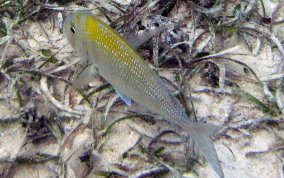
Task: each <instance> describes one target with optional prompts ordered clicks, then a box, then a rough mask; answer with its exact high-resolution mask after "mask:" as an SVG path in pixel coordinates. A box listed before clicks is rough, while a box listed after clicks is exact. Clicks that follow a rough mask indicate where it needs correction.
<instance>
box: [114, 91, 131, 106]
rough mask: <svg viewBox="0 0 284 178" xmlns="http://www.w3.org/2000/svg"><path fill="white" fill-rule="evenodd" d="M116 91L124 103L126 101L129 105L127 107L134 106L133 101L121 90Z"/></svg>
mask: <svg viewBox="0 0 284 178" xmlns="http://www.w3.org/2000/svg"><path fill="white" fill-rule="evenodd" d="M115 91H116V93H117V94H118V96H119V97H120V98H121V99H122V101H124V102H125V104H127V106H132V101H131V99H130V98H129V97H128V96H126V95H124V94H122V93H121V92H120V91H119V90H117V89H115Z"/></svg>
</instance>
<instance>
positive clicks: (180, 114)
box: [63, 11, 224, 177]
mask: <svg viewBox="0 0 284 178" xmlns="http://www.w3.org/2000/svg"><path fill="white" fill-rule="evenodd" d="M63 31H64V33H65V36H66V37H67V39H68V41H69V43H70V44H71V45H72V47H73V48H74V49H75V50H76V52H77V54H78V55H79V56H80V58H81V60H82V63H83V64H84V65H94V66H95V67H96V68H97V70H98V73H99V75H101V76H102V77H103V78H104V79H105V80H106V81H108V82H109V83H110V84H111V85H112V86H113V87H114V88H115V89H116V90H118V91H119V92H120V93H122V94H123V95H125V96H126V97H128V98H130V99H132V100H134V101H135V102H136V103H138V104H140V105H142V106H144V107H146V108H148V109H149V110H150V111H152V112H154V113H157V114H159V115H160V116H162V117H163V118H164V119H165V120H167V121H169V122H170V123H171V124H173V125H175V126H178V127H180V128H182V129H183V130H185V131H187V133H188V134H189V135H190V136H192V138H193V140H194V141H195V143H196V145H197V147H198V149H200V150H201V152H202V153H203V154H204V156H205V158H206V159H207V160H208V161H209V163H210V164H211V166H212V167H213V169H214V170H215V171H216V172H217V174H218V175H219V176H220V177H224V175H223V171H222V168H221V165H220V162H219V160H218V157H217V153H216V150H215V147H214V144H213V142H212V140H211V139H210V136H211V135H213V134H214V132H216V131H217V130H218V127H216V126H214V125H210V124H204V123H197V122H192V121H190V119H189V118H188V117H187V115H186V113H185V110H184V108H183V107H182V105H181V104H180V103H179V101H178V100H177V99H176V98H175V97H173V96H172V95H171V94H170V92H169V91H168V89H167V87H166V86H165V85H164V84H163V82H162V81H161V79H160V78H159V77H158V75H157V74H156V73H155V72H154V71H152V69H151V68H150V67H149V66H148V65H147V63H146V62H145V61H144V60H143V59H142V58H141V57H140V55H139V54H138V53H137V52H136V50H134V49H133V48H132V47H131V46H130V45H129V44H128V43H127V42H126V41H125V40H124V39H123V38H122V37H121V36H120V35H119V34H118V33H117V32H116V31H115V30H113V29H112V28H111V27H109V26H108V25H106V24H105V23H104V22H102V21H101V20H100V19H98V18H96V17H95V16H94V15H93V14H92V13H90V12H87V11H77V12H73V13H72V14H71V15H69V16H68V17H67V19H66V20H65V22H64V29H63ZM90 75H91V74H90Z"/></svg>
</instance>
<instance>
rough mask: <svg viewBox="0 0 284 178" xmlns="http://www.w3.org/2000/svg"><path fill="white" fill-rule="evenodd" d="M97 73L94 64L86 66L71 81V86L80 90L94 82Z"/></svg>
mask: <svg viewBox="0 0 284 178" xmlns="http://www.w3.org/2000/svg"><path fill="white" fill-rule="evenodd" d="M97 73H98V69H97V68H96V66H95V65H94V64H90V65H87V66H86V67H84V68H82V70H81V71H80V72H79V74H78V75H77V76H76V78H75V79H74V81H73V86H75V87H76V88H78V89H80V88H83V87H84V86H85V85H87V84H89V83H91V82H92V81H94V78H95V77H96V75H97Z"/></svg>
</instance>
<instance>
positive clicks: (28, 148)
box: [0, 0, 284, 178]
mask: <svg viewBox="0 0 284 178" xmlns="http://www.w3.org/2000/svg"><path fill="white" fill-rule="evenodd" d="M116 1H117V2H118V3H121V4H124V5H127V4H128V3H129V2H128V1H124V0H116ZM242 2H243V1H238V0H236V1H229V3H231V5H232V7H233V5H235V4H240V3H242ZM281 3H282V8H280V10H279V9H277V7H279V6H280V7H281ZM264 4H265V7H266V16H267V17H272V16H273V18H274V19H273V20H275V21H281V20H282V23H279V24H276V25H272V26H271V28H270V32H271V34H272V35H275V36H276V37H277V38H278V39H279V41H280V42H281V41H282V44H283V40H284V24H283V19H284V7H283V6H284V4H283V1H276V0H264ZM85 5H86V7H88V8H94V7H95V6H94V5H93V4H92V2H89V1H86V2H85ZM101 6H102V7H106V8H112V11H113V13H112V14H110V16H111V17H112V16H113V17H117V16H118V14H119V11H117V9H115V8H114V7H113V6H109V7H108V6H107V5H105V4H103V3H102V4H101ZM255 6H256V10H255V11H256V12H258V13H259V14H260V16H261V15H263V14H262V9H261V8H260V7H261V6H260V2H256V4H255ZM58 7H62V6H59V5H58ZM86 7H85V8H86ZM124 7H125V6H124ZM68 8H73V9H75V8H76V9H77V8H83V7H82V6H79V5H73V4H69V5H68ZM186 8H189V7H182V6H180V8H179V9H178V10H176V13H173V15H172V16H171V17H172V18H175V19H178V20H182V19H183V16H184V15H183V13H188V11H187V10H188V9H186ZM275 11H277V13H275ZM62 12H63V11H62V10H61V9H59V10H56V8H55V10H54V9H53V10H50V9H49V10H46V11H44V12H42V13H43V14H44V16H43V17H42V19H41V20H40V21H35V22H33V21H28V22H26V23H25V24H24V25H22V27H21V28H16V29H13V30H12V31H11V32H12V35H13V37H14V38H15V39H16V41H17V42H18V43H19V44H21V46H22V47H23V48H24V49H28V53H29V54H30V56H29V57H26V58H25V57H24V54H23V52H22V50H21V48H20V47H19V45H17V43H16V42H15V41H12V42H11V44H10V45H9V47H8V49H7V51H6V58H13V57H14V58H15V57H16V58H19V59H26V60H27V61H29V60H30V61H32V62H30V63H35V65H34V66H32V67H36V66H37V67H38V66H39V65H40V64H42V62H40V61H41V60H43V61H44V60H46V59H43V57H42V53H41V52H40V50H41V49H50V50H51V53H52V54H55V53H56V55H55V57H56V59H58V61H63V63H64V65H66V66H68V65H69V64H70V65H69V67H70V66H71V67H70V68H71V69H70V70H67V72H66V71H65V72H62V71H61V72H54V73H52V74H54V75H56V76H60V77H63V78H66V79H68V77H69V76H70V73H72V72H70V71H73V70H74V69H75V67H76V65H71V64H72V63H73V62H74V61H76V60H78V58H77V57H76V54H75V53H74V52H73V49H72V48H71V46H70V45H68V43H67V40H66V39H65V37H64V36H63V34H62V31H61V30H60V28H61V26H60V25H61V23H62V18H61V17H62V15H64V14H66V13H69V12H70V11H66V12H64V13H62ZM92 12H93V13H96V14H100V12H99V11H98V10H94V11H92ZM226 12H228V16H230V15H232V14H231V13H232V10H230V6H229V5H228V6H227V7H226ZM214 15H216V14H214ZM275 16H276V17H275ZM100 17H103V16H102V15H101V14H100ZM102 19H103V20H104V21H105V20H106V19H105V18H102ZM186 23H187V24H185V25H184V26H183V27H182V31H183V33H186V34H188V36H189V37H190V39H188V41H189V42H193V41H194V39H196V37H197V36H199V34H201V33H202V32H204V31H205V30H206V29H203V28H202V25H201V26H199V27H197V28H196V29H195V30H194V31H193V30H192V26H193V24H192V21H190V20H187V21H186ZM43 29H44V30H43ZM264 34H265V33H263V34H262V35H260V34H259V36H254V37H253V38H252V37H250V38H252V39H249V40H250V42H251V43H252V44H251V49H250V48H249V46H248V45H247V43H246V42H245V40H243V39H242V38H240V36H238V35H237V34H233V35H228V36H227V38H223V39H222V38H221V37H220V36H219V37H218V36H217V37H215V38H213V37H212V36H210V33H209V35H208V36H203V38H204V39H203V41H204V40H208V39H210V40H209V42H208V43H207V44H206V46H205V47H203V48H202V47H200V52H201V51H205V52H210V53H211V54H214V52H213V51H209V50H210V49H213V48H214V49H216V51H215V53H218V52H219V51H222V50H225V49H229V48H232V47H236V46H237V49H236V50H234V51H232V53H233V54H227V55H226V57H231V58H233V59H235V60H238V61H241V62H243V63H245V64H247V65H248V66H250V67H251V68H252V69H253V70H254V72H255V73H256V75H257V76H258V77H259V79H260V80H261V81H262V82H264V83H265V84H269V85H270V86H273V87H275V86H277V85H279V84H281V79H278V80H275V81H272V80H271V78H272V77H273V75H274V74H281V73H283V54H281V51H280V50H279V49H278V48H277V46H276V45H275V43H274V42H272V41H271V40H270V39H269V38H265V37H264V38H262V37H263V36H264ZM271 34H270V35H271ZM47 36H48V37H47ZM248 38H249V37H248ZM249 40H248V41H249ZM201 41H202V40H201ZM5 44H6V43H5ZM201 45H202V44H201ZM201 45H200V46H201ZM258 45H259V46H260V47H258ZM63 46H64V47H63ZM212 46H214V47H213V48H212ZM4 47H5V45H2V46H1V55H3V50H4ZM62 47H63V48H62ZM59 49H60V51H58V50H59ZM57 51H58V53H57ZM139 52H140V53H142V56H143V49H142V50H139ZM281 56H282V60H281ZM4 60H5V59H4ZM37 60H38V61H39V62H38V63H37ZM30 63H29V62H26V63H25V65H27V66H28V67H29V64H30ZM215 63H217V62H215ZM218 64H219V65H220V66H222V67H223V68H225V69H226V72H227V73H228V75H227V73H226V78H229V79H230V80H233V81H234V82H236V83H237V84H238V86H239V88H241V89H242V90H243V91H246V92H247V93H249V94H251V95H252V96H254V97H256V98H257V99H259V100H260V101H262V102H263V103H265V104H267V105H269V103H274V105H275V98H274V101H273V100H272V101H271V102H269V101H268V99H267V95H265V92H264V89H263V87H261V86H260V85H259V84H257V83H256V82H255V81H256V80H255V78H254V77H253V75H252V73H251V72H248V73H246V72H244V67H243V66H241V65H239V64H238V65H237V64H235V63H233V62H228V61H226V60H222V61H219V62H218ZM48 65H49V66H47V67H46V68H45V72H46V73H49V74H50V73H51V72H50V71H53V70H57V69H58V67H53V66H55V64H54V63H49V64H48ZM67 68H68V67H67ZM223 68H222V69H223ZM173 71H174V70H171V69H168V68H164V69H161V70H159V74H160V75H161V76H163V77H165V78H167V79H168V80H170V81H173V80H175V75H176V71H174V72H173ZM177 71H178V70H177ZM202 75H203V74H202V72H200V71H199V72H196V74H194V75H193V76H192V77H191V78H190V79H189V81H188V86H187V88H186V89H185V91H184V95H185V96H186V97H185V98H186V100H187V102H188V103H189V101H190V100H192V101H193V103H194V109H195V112H196V118H197V119H198V120H201V121H206V122H207V123H212V124H215V125H218V126H220V127H221V130H220V132H219V134H218V135H217V136H216V138H215V142H214V143H215V147H216V150H217V153H218V157H219V159H220V161H221V164H222V168H223V171H224V174H225V177H226V178H227V177H228V178H245V177H247V178H260V177H263V178H266V177H267V178H268V177H269V178H280V177H283V169H284V168H283V159H284V157H283V147H284V143H283V140H284V131H283V119H282V121H281V119H280V118H281V117H282V116H281V114H278V115H277V116H275V117H272V116H271V115H269V114H267V113H264V112H263V111H262V110H261V108H260V107H259V106H257V105H256V104H254V103H252V102H250V101H247V100H245V99H244V98H242V97H238V96H236V95H233V94H231V92H232V90H231V89H230V87H228V86H227V85H226V84H225V86H223V87H222V88H220V87H217V88H213V89H212V87H210V86H208V85H207V84H206V83H205V82H204V79H203V77H202ZM27 76H28V75H27ZM15 77H16V78H17V77H20V78H21V77H22V76H21V75H20V74H19V75H13V76H12V78H15ZM26 79H28V78H26ZM267 80H269V82H266V81H267ZM11 81H15V80H11ZM11 81H8V80H7V79H3V80H2V81H1V90H0V95H1V96H0V110H1V112H0V119H1V122H2V123H1V126H0V160H1V164H0V170H1V171H0V173H1V175H3V176H4V175H5V176H7V177H16V178H33V177H42V178H43V177H44V178H47V177H63V175H65V176H66V177H86V175H87V174H88V171H89V170H91V171H92V173H98V172H100V171H110V172H119V173H121V176H122V175H125V176H134V177H135V176H138V175H140V176H141V175H142V173H143V172H145V171H146V170H150V169H157V170H159V169H158V168H160V167H167V168H168V169H169V170H170V171H169V172H168V173H167V174H163V176H160V177H190V178H193V177H212V178H215V177H216V178H217V177H218V176H217V175H216V173H215V172H214V170H213V169H212V168H211V167H210V165H209V164H208V163H207V162H206V161H205V160H204V159H203V158H202V157H200V156H197V155H196V154H192V153H191V154H190V155H191V156H190V157H191V158H194V159H197V160H198V162H197V163H196V162H194V163H193V166H192V167H191V166H189V165H190V163H188V162H189V161H190V160H188V156H185V154H184V151H185V145H184V144H183V142H182V140H181V138H179V137H177V136H176V135H175V134H167V135H165V136H162V137H161V139H162V140H163V141H159V140H158V141H157V142H156V143H151V140H153V138H154V137H156V136H157V135H158V134H159V133H160V132H162V131H163V130H170V129H173V130H174V128H173V127H172V126H171V125H169V124H168V123H166V122H165V121H162V120H155V121H156V123H154V124H153V123H151V122H146V121H145V120H141V119H138V118H134V119H127V120H124V121H121V122H119V123H117V124H115V125H114V126H113V127H112V128H111V129H110V131H109V133H108V134H107V135H106V136H101V135H100V134H101V133H102V132H103V129H104V128H106V127H107V125H109V124H110V123H111V122H112V121H113V120H115V119H117V118H119V117H122V116H124V114H123V112H126V111H129V110H134V111H139V112H141V113H143V112H144V110H143V109H142V108H141V107H140V106H136V105H134V106H132V107H127V106H126V105H125V104H124V103H122V102H121V100H120V99H119V98H118V97H117V96H116V95H115V94H114V93H113V92H111V93H109V90H110V89H106V90H103V91H102V92H99V93H98V94H95V95H94V96H92V97H91V98H90V100H91V101H92V103H96V102H97V105H96V106H95V108H98V109H95V108H92V107H91V106H90V105H89V104H88V103H87V102H83V103H80V101H81V98H82V97H81V96H80V95H79V94H78V92H76V91H75V90H74V89H73V88H72V87H68V86H67V85H66V84H65V83H64V82H62V81H59V80H56V79H51V77H49V78H47V79H46V78H45V77H42V78H40V79H35V80H32V81H28V80H25V79H24V83H25V86H30V87H31V88H32V89H30V90H29V91H32V92H31V93H30V94H26V96H24V97H23V98H22V100H23V102H24V103H25V104H27V103H29V105H31V106H30V107H32V106H34V105H36V106H37V112H38V113H40V114H42V115H47V116H50V115H52V114H50V113H55V116H56V118H57V119H61V120H60V123H61V125H62V128H64V130H65V134H64V135H63V134H60V132H59V131H58V127H57V126H54V124H51V128H52V133H53V134H54V133H56V134H57V135H56V134H55V135H56V138H55V137H51V138H45V139H43V141H39V143H36V144H34V143H32V142H31V138H30V137H27V134H30V133H28V132H29V131H28V129H27V128H26V127H23V124H22V122H23V121H19V120H20V118H21V117H19V115H21V114H20V111H19V108H21V107H20V106H19V105H18V102H19V101H18V100H19V98H18V97H17V92H16V90H15V92H11V90H13V87H16V88H17V87H18V88H19V87H20V86H22V85H18V86H17V85H16V86H13V85H12V84H9V82H11ZM102 83H103V81H102V80H101V79H100V78H99V77H96V78H95V80H94V82H93V83H92V86H94V87H97V86H100V85H101V84H102ZM23 88H24V87H23ZM171 89H172V90H174V89H173V88H171ZM211 89H212V90H211ZM189 91H190V92H189ZM266 93H267V92H266ZM271 93H272V98H273V97H275V95H276V94H275V92H271ZM29 97H32V99H30V98H29ZM7 98H8V99H7ZM277 99H279V100H282V102H283V100H284V97H283V91H282V92H280V94H279V95H277ZM279 102H281V101H279ZM94 105H95V104H94ZM110 106H111V107H110ZM23 108H24V107H22V108H21V109H22V110H23ZM108 109H109V112H108V111H106V110H108ZM26 110H28V109H27V108H26ZM279 111H280V110H279ZM74 112H75V114H74ZM76 113H77V114H76ZM78 113H79V114H78ZM40 114H38V115H40ZM75 116H76V117H75ZM63 118H64V119H63ZM266 118H268V119H269V118H273V119H275V118H276V119H275V120H279V122H278V121H276V122H275V123H272V124H270V125H269V124H267V123H264V122H259V121H260V120H262V119H266ZM22 119H23V118H21V120H22ZM8 120H13V121H8ZM271 122H272V121H271ZM55 123H56V122H55ZM55 125H56V124H55ZM56 129H57V130H56ZM70 133H72V134H70ZM67 136H68V137H67ZM167 141H168V142H175V143H172V144H171V143H165V142H167ZM149 143H151V145H149ZM135 144H137V145H135ZM160 146H165V150H164V155H162V156H160V157H155V158H153V157H151V156H149V155H148V156H147V154H146V153H141V149H142V148H144V149H148V151H153V150H155V149H158V148H159V147H160ZM85 150H90V152H92V155H93V156H92V158H91V161H90V162H92V163H93V165H92V166H93V167H94V168H93V169H89V168H88V166H86V164H85V163H82V162H81V161H80V159H79V157H80V156H81V155H82V154H83V152H84V151H85ZM281 150H282V151H281ZM126 152H127V153H128V157H126V158H124V157H123V155H124V156H125V153H126ZM38 153H45V154H49V155H54V156H58V155H59V157H60V158H61V159H51V160H49V161H48V160H47V161H42V162H40V163H35V162H36V161H31V162H30V163H29V162H28V161H23V162H20V161H19V159H17V158H25V157H33V158H35V157H36V156H38ZM162 154H163V152H162ZM36 158H37V159H40V158H42V156H38V157H36ZM17 160H18V161H17ZM13 161H15V162H13ZM63 165H64V166H63ZM92 166H91V167H92ZM185 167H189V168H190V169H189V168H187V169H186V168H185ZM90 177H100V176H99V175H98V174H97V175H96V176H90ZM101 177H104V176H102V175H101ZM118 177H120V176H118ZM138 177H139V176H138Z"/></svg>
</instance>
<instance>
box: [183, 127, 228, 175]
mask: <svg viewBox="0 0 284 178" xmlns="http://www.w3.org/2000/svg"><path fill="white" fill-rule="evenodd" d="M187 129H188V130H187V131H188V132H189V134H190V136H192V138H193V140H194V142H195V144H196V145H197V148H198V149H199V150H201V152H202V153H203V155H204V157H205V159H206V160H207V161H208V162H209V163H210V165H211V166H212V168H213V169H214V170H215V171H216V173H217V174H218V175H219V176H220V177H221V178H224V173H223V170H222V167H221V164H220V161H219V159H218V157H217V153H216V149H215V147H214V144H213V141H212V140H211V138H210V136H212V135H213V134H214V133H215V132H216V131H217V130H219V128H218V127H217V126H214V125H210V124H204V123H197V122H193V123H191V124H190V126H189V128H187Z"/></svg>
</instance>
